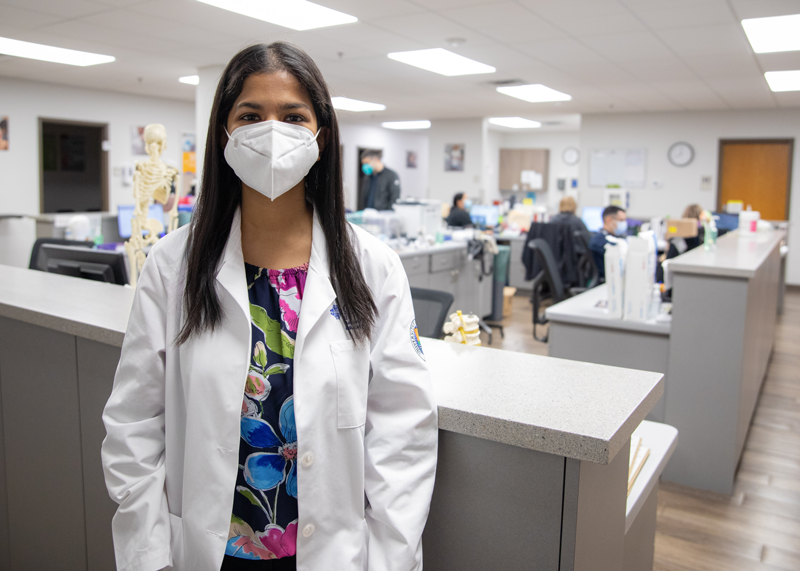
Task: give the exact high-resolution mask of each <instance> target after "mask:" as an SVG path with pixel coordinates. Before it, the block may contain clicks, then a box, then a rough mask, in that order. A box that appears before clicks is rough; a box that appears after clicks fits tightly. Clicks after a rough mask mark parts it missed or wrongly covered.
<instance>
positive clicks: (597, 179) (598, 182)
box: [589, 149, 647, 188]
mask: <svg viewBox="0 0 800 571" xmlns="http://www.w3.org/2000/svg"><path fill="white" fill-rule="evenodd" d="M646 165H647V149H596V150H593V151H591V152H590V153H589V186H602V187H607V186H608V185H609V184H615V185H619V186H621V187H622V188H644V187H645V184H646V180H645V166H646Z"/></svg>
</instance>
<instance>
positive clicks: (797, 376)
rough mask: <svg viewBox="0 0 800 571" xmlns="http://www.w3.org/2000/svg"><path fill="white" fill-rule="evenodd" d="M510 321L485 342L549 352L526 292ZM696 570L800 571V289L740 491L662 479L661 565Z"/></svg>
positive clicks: (778, 343)
mask: <svg viewBox="0 0 800 571" xmlns="http://www.w3.org/2000/svg"><path fill="white" fill-rule="evenodd" d="M503 323H504V325H505V334H506V335H505V339H500V335H499V333H498V332H495V335H494V339H493V344H492V345H488V343H487V341H488V339H487V338H486V336H485V335H484V336H483V345H484V346H487V347H496V348H501V349H509V350H512V351H523V352H527V353H534V354H537V355H547V345H546V344H543V343H539V342H537V341H535V340H534V339H533V336H532V325H531V305H530V302H529V301H528V300H527V299H526V298H524V297H521V296H517V297H515V298H514V301H513V312H512V315H511V316H510V317H508V318H506V319H505V320H504V321H503ZM538 329H539V328H538V327H537V334H539V335H543V334H544V332H545V331H546V329H545V330H542V331H541V332H539V331H538ZM688 570H691V571H739V570H754V571H800V289H796V288H795V289H791V290H788V291H787V294H786V301H785V308H784V312H783V315H782V316H781V317H780V318H779V320H778V329H777V334H776V338H775V347H774V353H773V356H772V360H771V362H770V365H769V369H768V371H767V378H766V380H765V382H764V387H763V389H762V393H761V398H760V400H759V403H758V406H757V407H756V412H755V416H754V417H753V423H752V425H751V427H750V433H749V435H748V437H747V441H746V443H745V448H744V453H743V454H742V461H741V465H740V467H739V472H738V474H737V476H736V485H735V490H734V493H733V495H732V496H723V495H719V494H714V493H710V492H703V491H700V490H695V489H692V488H687V487H683V486H678V485H676V484H670V483H666V482H665V483H662V485H661V489H660V491H659V494H658V520H657V534H656V548H655V565H654V571H688Z"/></svg>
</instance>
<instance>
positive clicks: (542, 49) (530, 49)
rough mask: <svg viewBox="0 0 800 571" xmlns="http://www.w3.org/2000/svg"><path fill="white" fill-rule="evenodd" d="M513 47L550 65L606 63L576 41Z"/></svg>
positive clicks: (536, 42) (567, 39)
mask: <svg viewBox="0 0 800 571" xmlns="http://www.w3.org/2000/svg"><path fill="white" fill-rule="evenodd" d="M514 47H515V48H516V49H518V50H520V51H522V52H524V53H526V54H528V55H531V56H533V57H535V58H536V59H538V60H541V61H543V62H546V63H549V64H552V65H564V64H573V63H578V64H591V63H600V62H604V61H606V60H605V58H603V57H602V56H600V55H598V54H597V52H595V51H594V50H592V49H590V48H588V47H586V46H585V45H584V44H582V43H581V42H579V41H578V40H574V39H572V38H565V39H559V40H545V41H538V40H537V41H534V42H526V43H519V44H514Z"/></svg>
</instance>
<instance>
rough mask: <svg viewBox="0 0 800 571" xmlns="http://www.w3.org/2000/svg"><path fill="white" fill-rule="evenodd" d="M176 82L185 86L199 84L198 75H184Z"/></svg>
mask: <svg viewBox="0 0 800 571" xmlns="http://www.w3.org/2000/svg"><path fill="white" fill-rule="evenodd" d="M178 81H180V82H181V83H185V84H186V85H199V84H200V76H199V75H184V76H183V77H179V78H178Z"/></svg>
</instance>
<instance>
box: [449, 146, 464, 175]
mask: <svg viewBox="0 0 800 571" xmlns="http://www.w3.org/2000/svg"><path fill="white" fill-rule="evenodd" d="M444 170H446V171H455V172H463V170H464V143H456V144H452V143H451V144H449V145H445V147H444Z"/></svg>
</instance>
